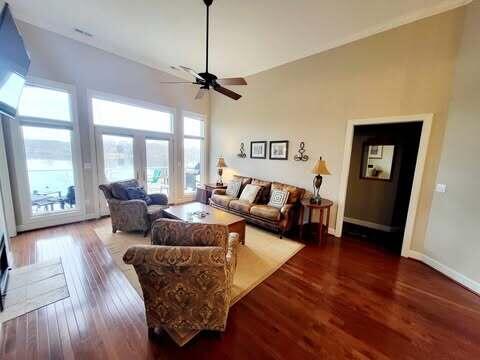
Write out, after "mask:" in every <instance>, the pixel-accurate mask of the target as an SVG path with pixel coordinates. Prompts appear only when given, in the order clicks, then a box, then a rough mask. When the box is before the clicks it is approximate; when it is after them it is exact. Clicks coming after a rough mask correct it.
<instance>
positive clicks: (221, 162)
mask: <svg viewBox="0 0 480 360" xmlns="http://www.w3.org/2000/svg"><path fill="white" fill-rule="evenodd" d="M224 167H227V163H226V162H225V159H224V158H223V157H219V158H218V161H217V168H224Z"/></svg>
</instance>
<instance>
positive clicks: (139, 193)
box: [126, 187, 152, 205]
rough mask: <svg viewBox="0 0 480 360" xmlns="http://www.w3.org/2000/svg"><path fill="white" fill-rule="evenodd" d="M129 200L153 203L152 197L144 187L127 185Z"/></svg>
mask: <svg viewBox="0 0 480 360" xmlns="http://www.w3.org/2000/svg"><path fill="white" fill-rule="evenodd" d="M126 191H127V194H128V200H143V201H145V202H146V203H147V205H151V204H152V199H151V198H150V196H148V195H147V193H146V192H145V190H144V189H143V188H142V187H127V188H126Z"/></svg>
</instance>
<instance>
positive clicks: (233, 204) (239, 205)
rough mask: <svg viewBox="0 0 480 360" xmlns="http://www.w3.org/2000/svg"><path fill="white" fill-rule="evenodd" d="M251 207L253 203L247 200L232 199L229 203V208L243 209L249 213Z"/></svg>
mask: <svg viewBox="0 0 480 360" xmlns="http://www.w3.org/2000/svg"><path fill="white" fill-rule="evenodd" d="M251 207H252V203H250V202H248V201H246V200H232V201H230V204H228V208H229V209H232V210H237V211H241V212H244V213H247V214H248V213H249V211H250V208H251Z"/></svg>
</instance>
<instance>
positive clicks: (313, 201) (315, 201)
mask: <svg viewBox="0 0 480 360" xmlns="http://www.w3.org/2000/svg"><path fill="white" fill-rule="evenodd" d="M321 202H322V198H321V197H320V196H314V197H311V198H310V204H320V203H321Z"/></svg>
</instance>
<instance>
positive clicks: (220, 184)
mask: <svg viewBox="0 0 480 360" xmlns="http://www.w3.org/2000/svg"><path fill="white" fill-rule="evenodd" d="M215 185H217V186H223V182H221V181H217V183H216V184H215Z"/></svg>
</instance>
